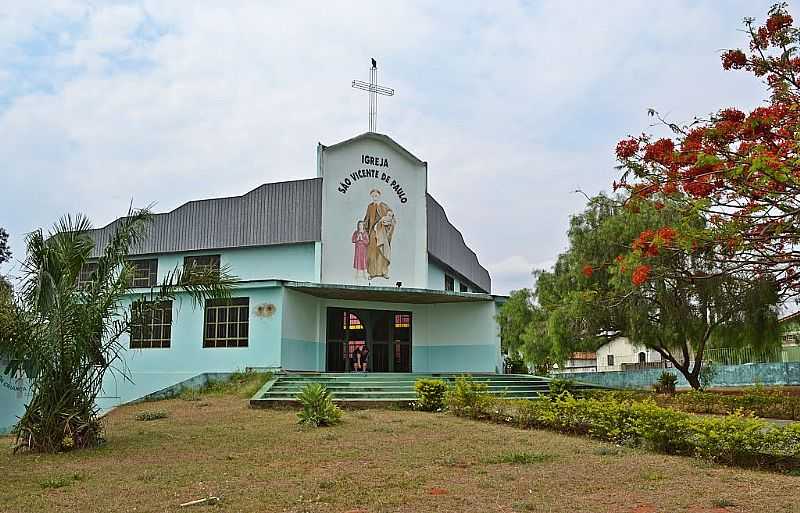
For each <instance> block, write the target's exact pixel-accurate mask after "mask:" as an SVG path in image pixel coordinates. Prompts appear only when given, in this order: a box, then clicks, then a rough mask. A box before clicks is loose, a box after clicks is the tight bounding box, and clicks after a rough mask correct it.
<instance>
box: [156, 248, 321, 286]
mask: <svg viewBox="0 0 800 513" xmlns="http://www.w3.org/2000/svg"><path fill="white" fill-rule="evenodd" d="M192 255H220V265H222V266H223V267H225V266H227V267H228V268H229V269H230V272H231V273H232V274H233V275H235V276H236V277H237V278H238V279H239V280H242V281H248V280H273V279H275V280H278V279H280V280H288V281H318V279H317V276H318V275H317V274H316V270H315V259H316V256H315V245H314V243H307V244H282V245H276V246H264V247H258V248H235V249H222V250H208V251H193V252H188V253H180V254H168V255H159V256H158V280H159V282H160V281H161V280H162V279H163V278H164V276H165V275H166V274H167V273H168V272H170V271H172V270H173V269H175V267H176V266H181V265H183V259H184V257H187V256H192Z"/></svg>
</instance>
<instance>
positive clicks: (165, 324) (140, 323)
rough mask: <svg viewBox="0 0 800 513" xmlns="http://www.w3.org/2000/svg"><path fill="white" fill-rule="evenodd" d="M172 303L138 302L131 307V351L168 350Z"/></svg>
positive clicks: (170, 336) (170, 333)
mask: <svg viewBox="0 0 800 513" xmlns="http://www.w3.org/2000/svg"><path fill="white" fill-rule="evenodd" d="M171 338H172V301H160V302H158V301H137V302H136V303H134V304H133V305H132V307H131V344H130V346H131V349H158V348H164V349H166V348H168V347H169V346H170V340H171Z"/></svg>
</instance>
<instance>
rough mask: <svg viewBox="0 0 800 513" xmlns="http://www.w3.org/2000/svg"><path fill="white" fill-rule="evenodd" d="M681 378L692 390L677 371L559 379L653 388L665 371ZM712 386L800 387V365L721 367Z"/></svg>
mask: <svg viewBox="0 0 800 513" xmlns="http://www.w3.org/2000/svg"><path fill="white" fill-rule="evenodd" d="M665 370H666V371H668V372H671V373H672V374H675V375H676V376H678V386H679V387H689V383H687V382H686V379H685V378H684V377H683V376H682V375H681V374H680V373H679V372H678V371H676V370H675V369H642V370H632V371H625V372H579V373H575V374H563V375H560V376H559V377H564V378H566V379H573V380H575V381H583V382H584V383H593V384H595V385H600V386H604V387H608V388H640V389H641V388H651V387H652V386H653V383H655V382H656V381H657V380H658V377H659V376H660V375H661V373H662V372H664V371H665ZM717 371H718V372H717V375H716V377H715V378H714V381H713V382H712V384H711V386H712V387H743V386H752V385H754V384H756V383H760V384H763V385H766V386H771V385H800V363H797V362H793V363H748V364H744V365H720V366H717Z"/></svg>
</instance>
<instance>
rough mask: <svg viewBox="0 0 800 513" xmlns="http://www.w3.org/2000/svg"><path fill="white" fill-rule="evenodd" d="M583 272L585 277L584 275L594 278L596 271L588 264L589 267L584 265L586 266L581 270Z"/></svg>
mask: <svg viewBox="0 0 800 513" xmlns="http://www.w3.org/2000/svg"><path fill="white" fill-rule="evenodd" d="M581 272H582V273H583V275H584V276H586V277H587V278H591V277H592V273H593V272H594V269H592V266H591V265H588V264H587V265H584V266H583V269H581Z"/></svg>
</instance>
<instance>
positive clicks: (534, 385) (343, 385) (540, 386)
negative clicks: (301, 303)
mask: <svg viewBox="0 0 800 513" xmlns="http://www.w3.org/2000/svg"><path fill="white" fill-rule="evenodd" d="M310 383H311V382H309V383H284V382H282V381H279V382H278V383H275V385H273V387H272V390H275V389H278V388H291V389H293V390H300V389H302V388H304V387H306V386H308V385H309V384H310ZM325 387H326V388H327V389H329V390H337V389H352V388H363V389H367V388H398V389H399V388H402V389H406V390H415V387H414V384H413V383H411V384H405V383H400V384H397V383H375V382H370V383H363V384H362V383H325ZM486 387H487V388H488V389H489V390H499V389H505V388H508V389H511V390H514V389H517V388H535V389H537V390H548V389H549V388H550V387H549V386H547V385H546V384H541V383H524V382H517V383H487V384H486Z"/></svg>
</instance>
